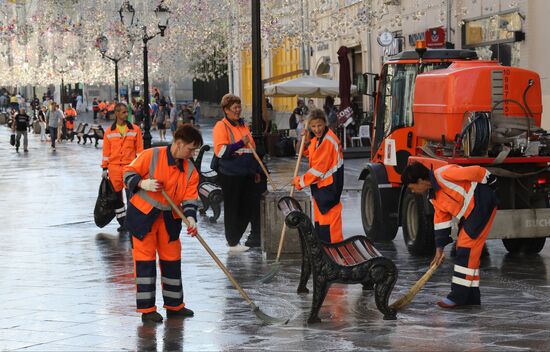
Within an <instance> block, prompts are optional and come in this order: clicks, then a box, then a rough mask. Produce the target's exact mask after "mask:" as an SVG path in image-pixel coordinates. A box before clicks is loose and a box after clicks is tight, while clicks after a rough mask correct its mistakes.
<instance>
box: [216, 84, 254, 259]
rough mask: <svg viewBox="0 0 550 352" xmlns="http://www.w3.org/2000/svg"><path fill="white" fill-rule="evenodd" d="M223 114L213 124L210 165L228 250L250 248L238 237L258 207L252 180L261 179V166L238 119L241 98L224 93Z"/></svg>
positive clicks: (245, 129) (247, 130) (238, 250)
mask: <svg viewBox="0 0 550 352" xmlns="http://www.w3.org/2000/svg"><path fill="white" fill-rule="evenodd" d="M221 107H222V110H223V113H224V117H223V118H222V119H221V120H219V121H218V122H217V123H216V125H215V126H214V130H213V132H212V134H213V140H214V158H213V159H212V164H211V168H212V169H213V170H215V171H216V172H217V173H218V178H219V180H220V184H221V187H222V192H223V210H224V214H223V221H224V227H225V238H226V240H227V244H228V246H229V252H233V253H237V252H244V251H247V250H248V249H249V247H248V246H246V245H244V246H243V245H241V244H240V240H241V238H242V237H243V234H244V231H245V230H246V227H247V226H248V223H249V222H250V219H251V216H252V209H254V208H255V207H258V208H259V207H260V204H259V197H255V192H256V187H255V186H254V185H255V183H259V182H260V181H261V177H260V171H259V170H260V166H259V165H258V162H257V161H256V160H255V159H254V155H253V153H252V149H250V148H256V144H255V143H254V140H253V139H252V135H251V134H250V130H249V129H248V127H247V126H246V125H245V122H244V120H243V119H241V110H242V108H241V98H239V97H237V96H235V95H233V94H226V95H224V96H223V98H222V101H221Z"/></svg>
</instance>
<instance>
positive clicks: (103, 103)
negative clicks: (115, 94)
mask: <svg viewBox="0 0 550 352" xmlns="http://www.w3.org/2000/svg"><path fill="white" fill-rule="evenodd" d="M97 106H98V107H99V110H101V111H103V110H105V106H106V104H105V102H101V103H99V104H98V105H97Z"/></svg>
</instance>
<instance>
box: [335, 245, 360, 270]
mask: <svg viewBox="0 0 550 352" xmlns="http://www.w3.org/2000/svg"><path fill="white" fill-rule="evenodd" d="M338 251H339V252H340V253H342V256H343V257H344V260H345V261H346V263H347V265H348V266H352V265H357V264H358V263H357V261H356V260H355V258H354V257H353V256H352V255H351V254H350V253H349V251H348V250H347V248H346V247H345V246H340V247H338Z"/></svg>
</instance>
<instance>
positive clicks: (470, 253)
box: [401, 162, 497, 308]
mask: <svg viewBox="0 0 550 352" xmlns="http://www.w3.org/2000/svg"><path fill="white" fill-rule="evenodd" d="M401 180H402V182H403V184H404V185H406V186H407V188H408V189H409V190H410V191H411V192H413V193H416V194H428V195H429V198H430V202H431V203H432V204H433V207H434V211H435V212H434V236H435V246H436V252H435V257H434V258H433V260H432V265H434V264H436V263H441V262H442V261H443V259H444V255H443V249H444V248H445V246H446V245H447V244H449V243H451V242H452V240H451V237H450V235H451V219H452V218H453V217H455V218H457V219H458V220H459V232H458V239H457V247H456V257H455V265H454V274H453V279H452V283H451V293H449V295H448V296H447V298H445V299H443V300H441V301H439V302H437V305H439V306H440V307H442V308H454V307H457V306H463V305H480V304H481V299H480V292H479V258H480V256H481V251H482V249H483V245H484V243H485V240H486V239H487V235H488V234H489V231H490V230H491V225H492V224H493V219H494V217H495V214H496V206H497V200H496V195H495V192H494V190H493V187H494V185H495V182H496V178H495V177H494V176H493V175H491V173H490V172H489V171H487V170H486V169H484V168H483V167H481V166H468V167H460V166H458V165H446V166H442V167H440V168H438V169H436V170H429V169H428V168H427V167H426V166H424V165H423V164H421V163H419V162H413V163H412V164H410V165H409V166H407V167H406V168H405V170H404V171H403V174H402V175H401Z"/></svg>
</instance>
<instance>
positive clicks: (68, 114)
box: [65, 108, 76, 117]
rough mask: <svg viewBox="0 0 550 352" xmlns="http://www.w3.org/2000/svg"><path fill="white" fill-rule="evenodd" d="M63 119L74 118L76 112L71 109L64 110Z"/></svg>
mask: <svg viewBox="0 0 550 352" xmlns="http://www.w3.org/2000/svg"><path fill="white" fill-rule="evenodd" d="M65 117H76V110H75V109H73V108H67V109H65Z"/></svg>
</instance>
